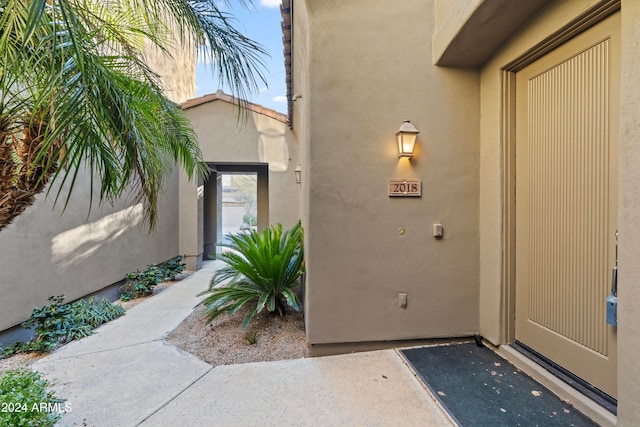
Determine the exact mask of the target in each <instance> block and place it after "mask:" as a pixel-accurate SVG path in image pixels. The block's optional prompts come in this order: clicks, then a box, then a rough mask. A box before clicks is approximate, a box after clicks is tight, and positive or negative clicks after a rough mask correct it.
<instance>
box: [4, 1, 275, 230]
mask: <svg viewBox="0 0 640 427" xmlns="http://www.w3.org/2000/svg"><path fill="white" fill-rule="evenodd" d="M229 1H230V0H229ZM229 1H224V2H220V1H219V0H134V1H108V2H105V1H102V0H55V1H52V0H0V230H2V229H3V228H4V227H6V226H7V225H9V224H10V223H11V221H13V219H15V218H16V217H17V216H18V215H20V214H21V213H22V212H23V211H24V210H25V209H26V208H27V207H28V206H30V205H32V204H33V203H34V201H35V196H36V195H37V194H39V193H41V192H43V191H45V189H48V190H47V191H49V190H51V189H52V188H53V192H54V193H53V194H54V195H55V196H56V197H55V200H58V197H60V196H61V197H62V200H63V201H64V206H65V207H66V206H67V203H68V202H69V200H70V197H71V192H72V189H73V188H74V185H75V184H76V182H78V181H79V180H78V178H80V172H81V171H84V170H87V171H89V173H90V180H91V184H94V183H95V184H96V185H99V191H98V192H97V194H96V196H99V200H100V202H114V201H115V200H118V199H119V198H120V197H121V196H123V195H127V194H131V195H132V196H134V198H132V200H133V201H135V202H138V201H141V202H143V207H144V213H145V217H146V219H147V220H148V223H149V227H150V228H151V229H152V228H153V227H154V225H155V223H156V220H157V211H158V209H157V203H158V198H159V195H160V194H161V193H162V188H163V184H164V182H165V179H166V178H167V177H168V176H171V174H172V173H173V166H174V163H177V164H178V165H180V166H182V168H183V169H184V170H185V171H186V173H187V175H188V176H189V178H192V177H194V178H195V177H199V178H203V177H205V176H206V175H207V174H208V167H207V165H206V163H204V161H203V159H202V153H201V151H200V148H199V147H198V144H197V137H196V134H195V132H194V131H193V128H192V127H191V124H190V123H189V121H188V120H187V118H186V117H185V116H184V115H183V114H182V110H181V109H180V107H179V106H178V105H176V104H174V103H173V102H171V101H170V100H169V98H167V96H166V95H167V94H166V93H165V90H164V84H163V82H162V81H161V79H160V76H159V75H158V74H156V73H155V72H154V71H153V70H152V69H151V68H150V63H151V60H150V58H151V54H152V53H155V52H159V53H165V54H166V55H167V59H169V58H170V54H171V52H174V51H176V50H180V51H183V50H186V51H191V50H194V49H197V50H198V54H199V55H201V56H204V57H205V58H208V59H209V61H208V62H209V63H210V64H211V67H212V71H214V72H216V73H217V76H218V79H219V80H220V82H221V84H225V83H228V84H229V85H230V87H231V89H232V92H233V93H234V94H235V95H237V96H238V97H239V98H245V97H246V95H247V94H248V93H251V92H257V90H258V82H259V81H264V78H263V74H262V73H263V71H264V70H265V67H264V62H263V60H262V56H263V55H264V54H266V52H265V50H264V49H263V48H262V47H261V46H260V45H259V44H257V43H255V42H254V41H252V40H250V39H248V38H246V37H245V36H243V35H242V34H241V33H239V32H238V31H237V30H236V29H235V28H234V27H233V25H232V24H233V17H232V16H231V15H229V14H228V13H225V12H224V11H222V10H221V8H220V7H221V6H222V5H223V4H224V3H228V2H229ZM238 1H239V2H240V3H241V4H244V5H245V6H249V5H250V4H251V2H250V1H248V0H238ZM240 104H243V103H242V102H240ZM53 182H57V183H58V184H59V186H57V187H56V186H52V185H51V186H48V185H47V184H48V183H51V184H53ZM65 183H66V184H67V185H66V186H64V185H62V184H65ZM56 188H57V189H56ZM63 189H64V190H63ZM65 192H66V196H65V195H64V194H63V193H65ZM92 198H93V192H91V193H90V197H89V198H88V206H89V207H90V206H91V200H92Z"/></svg>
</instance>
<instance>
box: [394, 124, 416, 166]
mask: <svg viewBox="0 0 640 427" xmlns="http://www.w3.org/2000/svg"><path fill="white" fill-rule="evenodd" d="M419 133H420V131H419V130H418V129H416V127H415V126H414V125H412V124H411V122H410V121H409V120H405V121H404V123H402V126H400V129H398V132H396V138H397V139H398V157H409V158H411V157H413V149H414V148H415V145H416V137H417V136H418V134H419Z"/></svg>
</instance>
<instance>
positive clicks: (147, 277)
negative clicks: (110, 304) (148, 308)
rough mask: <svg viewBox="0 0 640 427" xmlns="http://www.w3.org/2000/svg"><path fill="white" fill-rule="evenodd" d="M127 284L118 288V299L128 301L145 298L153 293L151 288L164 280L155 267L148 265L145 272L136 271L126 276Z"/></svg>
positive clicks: (160, 272) (161, 272)
mask: <svg viewBox="0 0 640 427" xmlns="http://www.w3.org/2000/svg"><path fill="white" fill-rule="evenodd" d="M126 279H127V282H126V283H125V284H124V286H122V287H121V288H120V291H121V292H122V294H121V295H120V299H122V300H123V301H129V300H132V299H135V298H140V297H145V296H147V295H151V294H152V293H153V288H155V287H156V285H157V284H158V283H160V282H162V279H164V274H163V271H162V270H161V269H159V268H158V266H157V265H150V266H148V267H147V269H146V270H144V271H140V270H136V271H134V272H133V273H129V274H127V276H126Z"/></svg>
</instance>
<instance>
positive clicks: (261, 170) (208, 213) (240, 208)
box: [203, 164, 269, 259]
mask: <svg viewBox="0 0 640 427" xmlns="http://www.w3.org/2000/svg"><path fill="white" fill-rule="evenodd" d="M209 168H210V169H211V174H210V175H209V179H208V180H207V182H206V183H205V190H204V230H203V233H204V239H203V243H204V256H203V258H204V259H215V258H216V256H217V255H219V254H220V253H221V252H222V249H223V248H222V247H220V246H218V245H217V244H218V243H221V242H223V241H224V240H225V239H226V238H227V236H228V235H229V234H230V233H238V232H241V231H243V230H248V229H254V230H261V229H262V228H264V227H266V226H267V225H268V224H269V171H268V166H267V165H263V164H209Z"/></svg>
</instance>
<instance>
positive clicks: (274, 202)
mask: <svg viewBox="0 0 640 427" xmlns="http://www.w3.org/2000/svg"><path fill="white" fill-rule="evenodd" d="M185 114H186V116H187V117H188V118H189V120H190V121H191V123H192V126H193V128H194V130H195V132H196V134H197V135H198V140H199V143H200V148H201V150H202V154H203V157H204V160H205V161H206V162H210V163H233V164H254V163H257V164H267V165H268V169H269V173H268V174H269V178H268V179H269V200H268V206H269V209H268V214H267V216H266V218H267V220H266V222H267V223H271V224H276V223H281V224H282V225H283V227H285V228H289V227H291V226H293V225H294V224H295V223H296V222H297V221H298V220H299V219H300V208H299V203H300V202H299V200H300V185H299V184H296V182H295V175H294V172H293V171H294V169H295V167H296V166H297V165H298V163H299V162H300V161H299V158H298V144H297V142H296V139H295V136H294V135H293V133H292V132H291V131H290V130H289V127H288V125H287V123H285V122H283V121H281V120H277V119H275V118H273V117H271V116H269V115H265V114H261V113H258V112H255V111H249V112H248V118H247V120H246V122H244V123H243V122H240V123H239V122H238V107H237V106H236V105H234V104H232V103H229V102H226V101H224V100H215V101H210V102H206V103H203V104H199V105H197V106H193V107H189V108H187V109H186V110H185ZM282 119H284V116H282ZM196 187H197V186H196V184H195V183H190V182H187V180H186V175H184V174H182V175H181V180H180V253H182V254H186V255H187V256H188V257H189V260H190V261H189V262H190V263H194V261H195V260H196V259H198V258H201V257H202V253H203V241H202V222H203V221H204V219H205V218H204V213H203V208H202V198H201V199H197V188H196ZM196 200H199V202H196ZM198 203H199V204H198ZM259 215H261V213H260V212H259ZM259 219H260V218H259ZM214 220H215V219H214Z"/></svg>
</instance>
